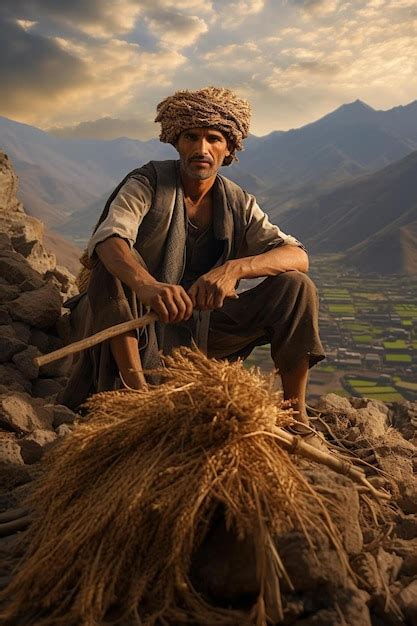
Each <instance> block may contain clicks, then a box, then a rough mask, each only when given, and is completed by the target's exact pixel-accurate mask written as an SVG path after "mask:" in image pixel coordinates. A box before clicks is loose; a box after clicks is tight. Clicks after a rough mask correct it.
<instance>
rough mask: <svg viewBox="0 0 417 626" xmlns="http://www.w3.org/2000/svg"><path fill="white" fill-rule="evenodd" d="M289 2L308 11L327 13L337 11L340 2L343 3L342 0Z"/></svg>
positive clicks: (291, 0) (294, 0) (299, 0)
mask: <svg viewBox="0 0 417 626" xmlns="http://www.w3.org/2000/svg"><path fill="white" fill-rule="evenodd" d="M288 4H291V5H293V6H295V7H296V8H298V9H301V10H302V11H304V12H306V13H311V14H315V15H326V14H329V13H333V12H334V11H336V10H337V9H338V8H339V6H340V4H343V3H341V2H340V0H288ZM345 4H347V3H345Z"/></svg>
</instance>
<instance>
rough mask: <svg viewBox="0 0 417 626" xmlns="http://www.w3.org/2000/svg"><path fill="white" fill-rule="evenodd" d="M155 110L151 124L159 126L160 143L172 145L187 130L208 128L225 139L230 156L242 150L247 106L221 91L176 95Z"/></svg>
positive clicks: (211, 90)
mask: <svg viewBox="0 0 417 626" xmlns="http://www.w3.org/2000/svg"><path fill="white" fill-rule="evenodd" d="M156 110H157V116H156V118H155V122H160V123H161V134H160V135H159V138H160V140H161V141H163V142H164V143H171V144H173V145H175V143H176V141H177V139H178V137H179V135H180V134H181V133H182V132H183V131H184V130H187V129H188V128H202V127H208V126H210V127H212V128H215V129H216V130H220V131H221V132H222V133H223V134H224V135H225V136H226V137H227V139H228V141H229V144H230V149H231V153H232V155H233V156H234V152H235V150H242V147H243V145H242V142H243V139H245V137H247V136H248V132H249V122H250V115H251V107H250V104H249V102H247V101H246V100H243V99H242V98H238V97H237V96H236V94H234V93H233V91H231V90H230V89H225V88H223V87H206V88H205V89H199V90H197V91H188V90H184V91H176V92H175V93H174V95H173V96H169V97H168V98H165V100H163V101H162V102H160V103H159V104H158V106H157V109H156ZM226 164H228V163H227V162H226V163H225V165H226Z"/></svg>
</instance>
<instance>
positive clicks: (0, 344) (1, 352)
mask: <svg viewBox="0 0 417 626" xmlns="http://www.w3.org/2000/svg"><path fill="white" fill-rule="evenodd" d="M25 348H26V344H25V343H23V341H19V339H14V338H13V337H5V336H4V335H3V336H0V363H6V362H7V361H10V359H11V358H12V357H13V356H14V355H15V354H17V353H18V352H22V350H24V349H25Z"/></svg>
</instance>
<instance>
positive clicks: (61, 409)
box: [45, 404, 79, 429]
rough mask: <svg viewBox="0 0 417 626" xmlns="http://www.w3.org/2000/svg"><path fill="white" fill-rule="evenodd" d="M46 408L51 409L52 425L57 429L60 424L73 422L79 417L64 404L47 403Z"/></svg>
mask: <svg viewBox="0 0 417 626" xmlns="http://www.w3.org/2000/svg"><path fill="white" fill-rule="evenodd" d="M45 408H46V409H48V410H50V411H51V413H52V425H53V427H54V428H55V429H57V428H59V426H61V425H63V424H65V425H68V424H73V423H74V422H75V420H76V419H77V417H79V416H78V415H77V414H76V413H74V412H73V411H71V409H69V408H68V407H66V406H64V405H63V404H47V405H45Z"/></svg>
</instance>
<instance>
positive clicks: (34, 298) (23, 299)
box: [8, 283, 61, 328]
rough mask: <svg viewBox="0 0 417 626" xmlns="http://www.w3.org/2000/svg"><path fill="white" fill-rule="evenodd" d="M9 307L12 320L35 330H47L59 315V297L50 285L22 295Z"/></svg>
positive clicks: (47, 284) (57, 292)
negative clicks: (23, 323) (28, 325)
mask: <svg viewBox="0 0 417 626" xmlns="http://www.w3.org/2000/svg"><path fill="white" fill-rule="evenodd" d="M8 306H9V309H8V310H9V313H10V315H11V316H12V318H13V319H14V320H17V321H20V322H25V323H27V324H30V325H31V326H35V327H36V328H48V327H50V326H52V325H53V324H55V322H56V321H57V320H58V318H59V316H60V314H61V296H60V294H59V291H58V289H57V288H56V286H55V285H52V283H46V284H45V285H44V286H43V287H41V288H40V289H35V290H34V291H30V292H26V293H22V295H21V296H19V297H18V298H16V300H14V301H13V306H11V305H8Z"/></svg>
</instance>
